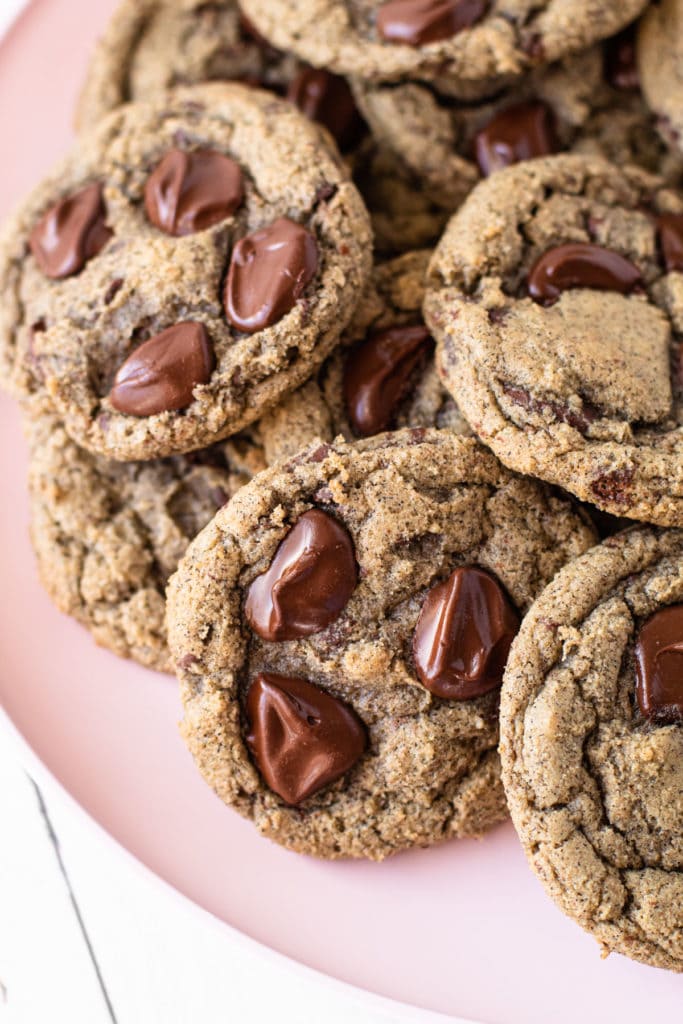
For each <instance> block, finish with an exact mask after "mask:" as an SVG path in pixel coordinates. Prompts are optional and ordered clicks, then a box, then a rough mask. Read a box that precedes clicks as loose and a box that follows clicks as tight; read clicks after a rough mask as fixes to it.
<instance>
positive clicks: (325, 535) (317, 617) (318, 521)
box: [244, 509, 358, 641]
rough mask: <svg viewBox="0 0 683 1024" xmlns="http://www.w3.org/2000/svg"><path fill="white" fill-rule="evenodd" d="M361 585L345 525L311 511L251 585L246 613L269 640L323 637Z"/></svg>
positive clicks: (324, 514) (299, 522)
mask: <svg viewBox="0 0 683 1024" xmlns="http://www.w3.org/2000/svg"><path fill="white" fill-rule="evenodd" d="M357 582H358V569H357V566H356V557H355V551H354V547H353V541H352V540H351V537H350V536H349V533H348V531H347V530H346V528H345V527H344V526H342V524H341V523H340V522H338V521H337V520H336V519H334V518H333V517H332V516H330V515H328V514H327V513H326V512H321V511H320V510H319V509H311V511H310V512H305V513H304V515H302V516H301V518H300V519H299V521H298V522H297V524H296V526H294V527H293V529H291V530H290V531H289V533H288V534H287V536H286V537H285V539H284V540H283V541H282V543H281V544H280V546H279V548H278V549H277V551H276V552H275V557H274V558H273V561H272V562H271V564H270V568H269V569H268V570H267V572H264V573H263V574H262V575H261V576H258V577H257V578H256V579H255V580H254V582H253V583H252V584H251V586H250V587H249V592H248V594H247V600H246V604H245V609H244V610H245V614H246V617H247V621H248V622H249V625H250V626H251V628H252V629H253V630H254V632H255V633H257V634H258V635H259V636H260V637H261V638H262V639H263V640H269V641H282V640H298V639H300V638H301V637H305V636H311V635H312V634H313V633H319V632H321V630H323V629H325V628H326V627H327V626H329V625H330V623H332V622H334V620H335V619H336V618H338V617H339V615H340V614H341V613H342V611H343V610H344V608H345V607H346V605H347V603H348V601H349V598H350V597H351V595H352V594H353V591H354V590H355V588H356V583H357Z"/></svg>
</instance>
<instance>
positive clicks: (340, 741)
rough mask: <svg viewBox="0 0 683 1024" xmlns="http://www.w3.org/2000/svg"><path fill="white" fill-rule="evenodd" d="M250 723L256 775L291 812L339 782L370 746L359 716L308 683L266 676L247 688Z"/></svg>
mask: <svg viewBox="0 0 683 1024" xmlns="http://www.w3.org/2000/svg"><path fill="white" fill-rule="evenodd" d="M247 717H248V719H249V729H250V731H249V733H248V735H247V737H246V740H247V746H248V747H249V750H250V751H251V755H252V757H253V758H254V761H255V762H256V766H257V768H258V770H259V771H260V773H261V775H262V776H263V779H264V781H265V783H266V785H267V786H268V787H269V788H270V789H272V790H273V792H274V793H277V794H278V796H280V797H282V799H283V800H284V801H285V803H287V804H290V805H291V806H293V807H295V806H297V805H298V804H300V803H303V801H304V800H306V799H308V797H310V796H313V794H314V793H317V792H318V791H319V790H321V789H323V788H324V787H325V786H329V785H330V783H331V782H336V780H337V779H339V778H341V776H342V775H344V774H345V773H346V772H347V771H348V770H349V768H352V767H353V765H354V764H355V763H356V762H357V761H358V759H359V758H360V757H361V756H362V755H363V753H364V751H365V749H366V747H367V744H368V738H367V734H366V732H365V726H364V725H363V723H362V722H361V720H360V718H359V717H358V715H357V714H356V713H355V711H353V709H352V708H350V707H349V706H348V704H345V703H344V702H343V701H341V700H338V699H337V698H336V697H332V696H331V695H330V694H329V693H326V692H325V691H324V690H321V689H320V688H319V687H317V686H314V685H313V684H312V683H309V682H308V681H307V680H305V679H295V678H292V677H291V676H280V675H275V674H274V673H272V672H262V673H261V674H260V675H258V676H256V678H255V679H254V681H253V682H252V684H251V686H250V687H249V693H248V695H247Z"/></svg>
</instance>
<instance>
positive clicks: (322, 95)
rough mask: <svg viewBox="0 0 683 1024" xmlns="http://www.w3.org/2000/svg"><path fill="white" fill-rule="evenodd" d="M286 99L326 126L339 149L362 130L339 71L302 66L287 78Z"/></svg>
mask: <svg viewBox="0 0 683 1024" xmlns="http://www.w3.org/2000/svg"><path fill="white" fill-rule="evenodd" d="M287 99H288V100H289V101H290V103H294V104H295V105H296V106H297V107H298V108H299V110H300V111H301V112H302V113H303V114H305V115H306V117H308V118H309V119H310V120H311V121H316V122H317V123H318V124H322V125H323V126H324V127H325V128H327V130H328V132H329V133H330V135H332V137H333V138H334V140H335V142H336V143H337V145H338V146H339V148H340V150H341V151H342V153H344V152H348V150H350V149H353V148H354V147H355V146H357V145H358V143H359V142H360V141H361V139H362V138H363V136H364V135H365V134H366V131H367V129H366V126H365V122H364V121H363V118H362V117H361V115H360V113H359V111H358V107H357V106H356V102H355V100H354V98H353V93H352V92H351V89H350V88H349V84H348V82H347V81H346V79H345V78H342V77H341V76H340V75H333V74H332V72H330V71H324V70H323V69H322V68H303V69H302V70H301V71H300V72H299V74H298V75H297V76H296V77H295V78H293V79H292V81H291V82H290V85H289V89H288V91H287Z"/></svg>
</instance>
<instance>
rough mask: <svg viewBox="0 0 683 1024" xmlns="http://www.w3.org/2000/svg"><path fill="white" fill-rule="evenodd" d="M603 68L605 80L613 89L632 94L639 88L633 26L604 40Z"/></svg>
mask: <svg viewBox="0 0 683 1024" xmlns="http://www.w3.org/2000/svg"><path fill="white" fill-rule="evenodd" d="M604 66H605V70H604V73H605V78H606V80H607V81H608V82H609V84H610V85H612V86H614V88H615V89H622V90H624V91H625V92H632V91H634V90H636V89H639V88H640V78H639V76H638V63H637V60H636V32H635V25H629V26H628V28H625V29H624V30H623V31H622V32H619V33H618V34H617V35H616V36H612V38H611V39H608V40H606V42H605V49H604Z"/></svg>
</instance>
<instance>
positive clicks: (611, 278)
mask: <svg viewBox="0 0 683 1024" xmlns="http://www.w3.org/2000/svg"><path fill="white" fill-rule="evenodd" d="M641 280H642V275H641V273H640V270H639V269H638V267H636V266H635V264H633V263H631V261H630V260H627V259H626V257H625V256H621V255H620V254H619V253H618V252H613V251H612V250H611V249H604V248H603V247H602V246H600V245H591V244H590V243H587V242H569V243H568V244H567V245H558V246H557V247H556V248H554V249H549V250H548V251H547V252H546V253H544V254H543V256H541V258H540V259H539V260H538V261H537V263H536V264H535V265H534V266H533V268H532V269H531V272H530V274H529V278H528V282H527V284H528V288H529V294H530V296H531V298H532V299H534V300H535V301H536V302H540V303H541V304H542V305H544V306H550V305H552V304H553V303H554V302H557V300H558V299H559V297H560V293H561V292H563V291H567V290H568V289H570V288H595V289H597V290H599V291H613V292H621V293H622V294H623V295H626V294H628V292H631V291H633V289H634V288H635V287H636V285H638V284H640V282H641Z"/></svg>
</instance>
